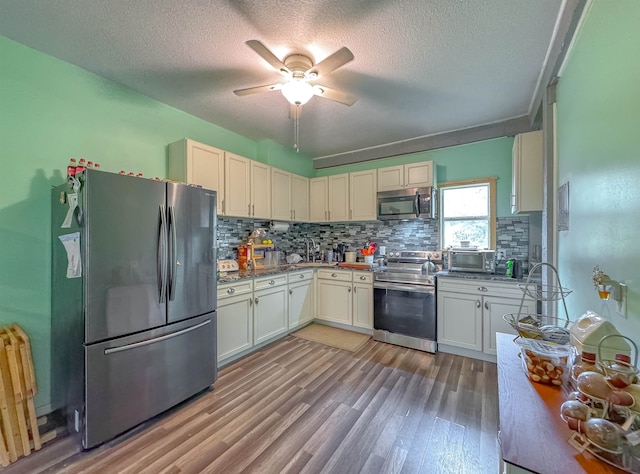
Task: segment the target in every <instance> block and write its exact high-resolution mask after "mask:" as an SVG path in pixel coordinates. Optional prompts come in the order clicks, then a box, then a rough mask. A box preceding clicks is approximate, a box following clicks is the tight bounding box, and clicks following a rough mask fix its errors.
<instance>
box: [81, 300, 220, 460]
mask: <svg viewBox="0 0 640 474" xmlns="http://www.w3.org/2000/svg"><path fill="white" fill-rule="evenodd" d="M85 361H86V365H85V380H86V382H85V384H86V386H85V394H86V400H85V403H86V405H85V420H84V421H85V425H84V432H83V436H82V444H83V447H84V448H85V449H86V448H90V447H93V446H96V445H98V444H101V443H103V442H105V441H107V440H109V439H112V438H114V437H116V436H117V435H119V434H121V433H123V432H125V431H126V430H128V429H130V428H133V427H134V426H136V425H138V424H140V423H142V422H144V421H146V420H148V419H149V418H152V417H153V416H155V415H158V414H159V413H162V412H163V411H165V410H167V409H169V408H171V407H172V406H174V405H176V404H178V403H180V402H182V401H184V400H185V399H187V398H189V397H190V396H192V395H194V394H196V393H198V392H199V391H201V390H203V389H205V388H207V387H209V386H210V385H211V384H212V383H213V382H214V381H215V380H216V376H217V369H216V313H215V312H214V313H210V314H207V315H204V316H201V317H198V318H193V319H190V320H187V321H182V322H179V323H176V324H172V325H170V326H166V327H164V328H161V329H156V330H153V331H147V332H144V333H140V334H136V335H133V336H127V337H123V338H119V339H115V340H111V341H108V342H103V343H98V344H92V345H88V346H85Z"/></svg>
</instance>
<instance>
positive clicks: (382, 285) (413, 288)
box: [373, 281, 436, 293]
mask: <svg viewBox="0 0 640 474" xmlns="http://www.w3.org/2000/svg"><path fill="white" fill-rule="evenodd" d="M373 288H374V289H375V288H379V289H382V290H399V291H410V292H412V293H435V291H436V289H435V287H433V286H418V285H399V284H398V283H387V282H381V281H376V282H374V283H373Z"/></svg>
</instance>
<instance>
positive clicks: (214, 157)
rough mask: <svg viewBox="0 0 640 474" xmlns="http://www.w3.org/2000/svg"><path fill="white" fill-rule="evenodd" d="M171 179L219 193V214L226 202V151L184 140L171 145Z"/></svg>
mask: <svg viewBox="0 0 640 474" xmlns="http://www.w3.org/2000/svg"><path fill="white" fill-rule="evenodd" d="M169 178H170V179H174V180H176V181H182V182H185V183H188V184H198V185H200V186H202V187H203V188H206V189H213V190H214V191H216V192H217V196H216V197H217V214H218V215H222V206H223V200H224V151H223V150H220V149H218V148H214V147H212V146H209V145H205V144H203V143H198V142H196V141H193V140H189V139H188V138H187V139H184V140H180V141H177V142H175V143H172V144H170V145H169Z"/></svg>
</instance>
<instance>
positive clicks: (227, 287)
mask: <svg viewBox="0 0 640 474" xmlns="http://www.w3.org/2000/svg"><path fill="white" fill-rule="evenodd" d="M252 291H253V280H243V281H239V282H236V283H226V284H224V285H218V299H219V300H220V299H223V298H229V297H231V296H238V295H244V294H245V293H251V292H252Z"/></svg>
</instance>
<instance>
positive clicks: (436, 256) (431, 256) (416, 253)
mask: <svg viewBox="0 0 640 474" xmlns="http://www.w3.org/2000/svg"><path fill="white" fill-rule="evenodd" d="M387 258H392V259H394V258H400V259H402V258H406V259H411V260H433V261H440V260H442V252H440V251H439V250H391V251H389V252H387Z"/></svg>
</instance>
